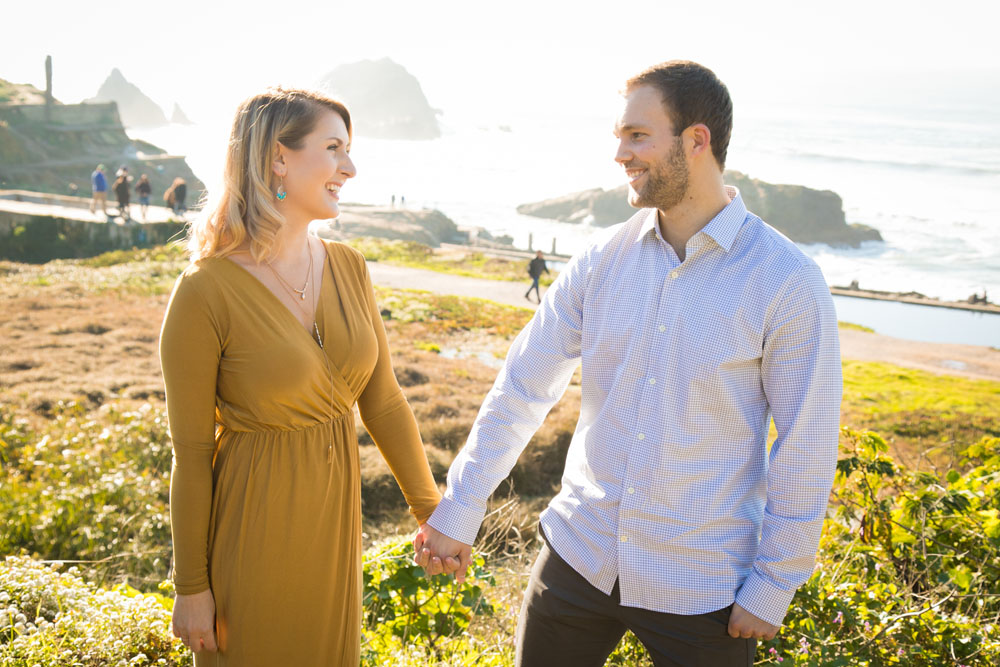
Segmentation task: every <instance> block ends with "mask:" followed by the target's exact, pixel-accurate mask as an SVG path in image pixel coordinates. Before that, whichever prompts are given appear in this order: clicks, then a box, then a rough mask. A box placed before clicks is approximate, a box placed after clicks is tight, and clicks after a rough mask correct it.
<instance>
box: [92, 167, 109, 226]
mask: <svg viewBox="0 0 1000 667" xmlns="http://www.w3.org/2000/svg"><path fill="white" fill-rule="evenodd" d="M90 188H91V191H92V193H93V195H92V198H91V200H90V212H91V213H94V212H96V211H97V204H98V203H100V205H101V213H103V214H104V216H105V217H106V216H107V215H108V179H107V177H105V175H104V165H103V164H99V165H97V169H95V170H94V171H93V173H91V174H90Z"/></svg>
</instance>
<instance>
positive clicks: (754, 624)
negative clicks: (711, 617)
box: [729, 604, 781, 640]
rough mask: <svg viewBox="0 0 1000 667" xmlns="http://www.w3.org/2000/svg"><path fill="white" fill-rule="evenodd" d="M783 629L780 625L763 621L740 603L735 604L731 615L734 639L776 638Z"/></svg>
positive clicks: (731, 632) (730, 632) (730, 628)
mask: <svg viewBox="0 0 1000 667" xmlns="http://www.w3.org/2000/svg"><path fill="white" fill-rule="evenodd" d="M780 629H781V626H780V625H771V624H770V623H768V622H767V621H762V620H761V619H759V618H757V617H756V616H754V615H753V614H751V613H750V612H748V611H747V610H746V609H744V608H743V607H741V606H739V605H738V604H734V605H733V613H732V614H730V616H729V636H730V637H733V638H734V639H738V638H740V637H742V638H743V639H750V638H753V639H764V640H769V639H774V636H775V635H776V634H778V630H780Z"/></svg>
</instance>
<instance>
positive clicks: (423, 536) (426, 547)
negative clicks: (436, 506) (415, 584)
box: [413, 523, 472, 583]
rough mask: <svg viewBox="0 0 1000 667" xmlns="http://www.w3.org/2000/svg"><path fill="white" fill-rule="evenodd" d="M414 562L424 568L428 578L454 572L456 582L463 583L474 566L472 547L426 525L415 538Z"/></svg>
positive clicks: (421, 527)
mask: <svg viewBox="0 0 1000 667" xmlns="http://www.w3.org/2000/svg"><path fill="white" fill-rule="evenodd" d="M413 562H414V563H416V564H417V565H419V566H420V567H422V568H424V572H426V573H427V574H428V576H433V575H435V574H451V573H452V572H454V573H455V581H457V582H458V583H462V582H463V581H465V573H466V570H468V569H469V565H471V564H472V546H471V545H469V544H463V543H462V542H459V541H458V540H453V539H451V538H450V537H448V536H447V535H445V534H444V533H440V532H438V531H436V530H434V528H432V527H431V525H430V524H429V523H425V524H423V525H422V526H420V530H418V531H417V534H416V536H414V538H413Z"/></svg>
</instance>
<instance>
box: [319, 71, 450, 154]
mask: <svg viewBox="0 0 1000 667" xmlns="http://www.w3.org/2000/svg"><path fill="white" fill-rule="evenodd" d="M320 88H321V89H322V90H324V91H325V92H327V93H329V94H330V95H332V96H333V97H334V98H336V99H338V100H341V101H342V102H344V103H345V104H346V105H347V107H348V109H350V111H351V120H352V121H353V123H354V125H355V132H357V133H358V134H359V135H363V136H367V137H377V138H380V139H436V138H437V137H439V136H441V129H440V128H439V127H438V121H437V113H438V112H437V111H435V110H434V109H432V108H431V106H430V104H428V102H427V98H426V97H424V92H423V90H422V89H421V87H420V82H419V81H417V79H416V78H415V77H414V76H413V75H412V74H410V73H409V72H407V71H406V69H405V68H404V67H403V66H402V65H399V64H397V63H395V62H393V61H392V60H390V59H389V58H382V59H381V60H362V61H360V62H356V63H350V64H347V65H340V66H338V67H337V68H336V69H334V70H333V71H331V72H330V73H329V74H327V75H326V76H324V77H323V79H322V80H321V81H320Z"/></svg>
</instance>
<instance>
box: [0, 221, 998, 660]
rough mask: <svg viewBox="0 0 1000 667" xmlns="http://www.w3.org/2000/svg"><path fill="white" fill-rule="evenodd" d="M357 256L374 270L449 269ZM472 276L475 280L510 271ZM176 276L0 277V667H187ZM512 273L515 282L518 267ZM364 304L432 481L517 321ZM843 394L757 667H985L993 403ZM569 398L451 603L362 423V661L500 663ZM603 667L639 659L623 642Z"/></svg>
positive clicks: (145, 253) (415, 250) (402, 304)
mask: <svg viewBox="0 0 1000 667" xmlns="http://www.w3.org/2000/svg"><path fill="white" fill-rule="evenodd" d="M357 243H358V244H359V246H360V247H363V248H364V249H365V252H366V253H371V254H372V255H373V257H372V258H373V259H374V258H377V259H378V260H379V261H399V262H400V263H403V262H407V261H414V262H417V263H421V262H422V264H419V265H420V266H421V267H422V268H433V267H434V266H438V265H439V264H440V263H443V262H447V261H448V260H447V259H444V258H442V257H439V256H437V255H433V254H432V253H430V252H429V251H428V250H427V249H426V248H421V247H409V246H405V245H403V246H402V247H399V244H391V243H383V244H381V245H379V244H374V247H367V246H364V244H365V243H368V242H367V241H358V242H357ZM386 246H395V247H388V248H386ZM380 253H381V254H380ZM411 258H412V259H411ZM456 261H459V262H461V260H456ZM477 262H480V260H478V259H473V260H469V264H470V266H471V267H472V268H468V269H467V270H469V271H475V270H481V271H482V272H483V273H482V274H480V275H491V277H498V275H499V274H500V273H502V271H501V268H494V267H493V266H492V265H491V266H490V268H487V269H477V268H475V267H476V266H477ZM491 262H492V260H490V261H489V262H488V261H486V260H482V265H484V266H485V265H487V264H490V263H491ZM185 264H186V260H185V259H184V256H183V253H182V252H181V251H180V249H178V248H175V247H161V248H153V249H146V250H139V251H118V252H115V253H107V254H105V255H100V256H98V257H94V258H90V259H87V260H56V261H52V262H48V263H46V264H41V265H28V264H18V263H13V262H0V296H2V297H3V299H4V302H5V304H6V305H5V308H6V310H7V312H6V313H5V314H6V318H5V320H4V321H3V322H0V336H2V337H3V339H4V340H5V341H8V340H9V341H11V344H10V345H5V346H4V349H2V350H0V526H2V528H0V556H2V557H3V560H2V562H0V665H40V666H42V667H49V666H55V665H60V666H69V665H80V666H85V667H90V666H95V667H96V666H97V665H190V664H191V660H190V654H189V653H187V652H186V651H185V650H184V649H183V647H182V646H181V644H180V643H179V642H178V641H175V640H174V639H173V637H172V636H171V635H170V630H169V627H170V623H169V614H170V608H171V603H172V589H171V585H170V583H169V582H168V581H167V579H168V574H169V569H170V557H171V553H170V528H169V516H168V488H169V472H170V464H171V452H170V441H169V435H168V431H167V423H166V412H165V405H164V403H163V398H162V387H161V386H160V379H159V370H158V365H157V364H156V362H155V342H156V335H157V331H158V328H159V324H160V319H159V318H160V316H161V315H162V310H163V307H164V305H165V303H166V298H167V295H168V294H169V291H170V288H171V286H172V284H173V280H174V279H175V277H176V275H177V274H178V273H179V272H180V270H182V268H183V267H184V265H185ZM511 264H512V265H513V266H512V267H510V270H511V271H514V269H517V276H516V278H513V277H512V279H516V280H523V279H524V275H523V271H524V269H523V266H522V264H523V263H522V262H511ZM408 265H409V264H408ZM497 267H500V265H499V264H498V265H497ZM461 270H466V269H465V268H462V269H461ZM504 270H506V269H504ZM493 271H496V272H497V273H496V274H490V273H489V272H493ZM456 273H457V271H456ZM512 275H513V274H512ZM377 293H378V299H379V302H380V306H381V307H382V308H383V309H385V310H386V311H388V312H387V313H386V328H387V332H388V335H389V338H390V344H391V346H392V350H393V358H394V364H395V368H396V372H397V376H398V377H399V380H400V384H401V385H403V388H404V392H405V393H406V395H407V398H408V400H409V401H410V404H411V405H412V407H413V409H414V412H415V414H416V415H417V419H418V422H419V424H420V428H421V434H422V436H423V438H424V442H425V445H426V449H427V453H428V458H429V459H430V461H431V466H432V470H433V471H434V474H435V477H436V478H437V479H438V480H439V481H443V480H444V474H445V472H446V470H447V466H448V464H449V463H450V462H451V459H452V458H453V457H454V455H455V452H457V450H458V449H459V448H460V447H461V446H462V444H464V442H465V439H466V437H467V435H468V432H469V429H470V428H471V425H472V421H473V419H474V417H475V414H476V411H477V410H478V407H479V404H480V402H481V400H482V398H483V397H484V396H485V394H486V392H487V391H488V390H489V387H490V385H491V384H492V381H493V379H494V377H495V374H496V370H495V368H492V367H490V366H489V365H486V364H484V363H482V362H481V360H480V359H481V356H482V355H488V356H489V357H490V358H493V359H499V358H502V356H503V354H504V353H505V352H506V348H507V347H508V346H509V345H510V343H511V341H512V339H513V337H514V336H515V335H516V333H517V332H518V331H519V330H520V328H521V327H523V325H524V324H525V323H526V322H527V320H528V319H529V318H530V316H531V311H529V310H527V309H523V308H516V307H512V306H506V305H502V304H498V303H495V302H492V301H488V300H485V299H466V298H459V297H452V296H441V295H436V294H431V293H427V292H420V291H415V290H397V289H383V288H379V289H377ZM844 380H845V384H844V401H843V405H842V419H841V423H842V425H843V428H842V434H841V455H840V461H839V464H838V473H837V478H836V481H835V486H834V491H833V494H832V496H831V505H830V510H829V514H828V519H827V522H826V525H825V530H824V533H823V538H822V542H821V548H820V553H819V556H818V560H817V567H816V570H815V573H814V574H813V576H812V578H811V579H810V580H809V582H808V583H807V584H806V585H805V586H804V587H803V588H802V589H801V590H800V591H799V593H798V594H797V595H796V597H795V600H794V602H793V604H792V607H791V609H790V610H789V613H788V616H787V617H786V620H785V625H784V627H783V629H782V631H781V633H780V634H779V635H778V637H776V638H775V639H774V640H772V641H770V642H765V643H762V644H761V645H760V646H759V648H758V654H757V659H756V664H765V665H779V664H780V665H782V666H785V665H811V666H816V667H820V666H826V665H871V666H876V665H903V666H906V665H915V666H919V667H922V666H928V667H929V666H931V665H969V666H973V665H975V666H986V665H996V664H1000V383H998V382H989V381H975V380H968V379H964V378H961V377H956V376H946V375H935V374H931V373H927V372H922V371H917V370H912V369H906V368H901V367H896V366H891V365H888V364H883V363H874V362H859V361H847V362H845V363H844ZM579 401H580V388H579V379H578V378H575V379H574V380H573V382H571V384H570V387H569V389H568V390H567V393H566V395H565V396H564V398H563V399H562V400H561V401H560V402H559V403H558V404H557V405H556V407H555V408H554V409H553V411H552V412H551V413H550V415H549V417H548V419H547V420H546V422H545V424H544V425H543V427H542V428H541V429H540V430H539V432H538V433H537V434H536V435H535V437H534V438H533V439H532V441H531V443H529V445H528V448H527V449H526V451H525V453H524V454H523V455H522V457H521V459H520V461H519V462H518V464H517V466H516V467H515V468H514V470H513V471H512V473H511V476H510V477H509V479H508V480H507V481H505V482H504V483H503V484H501V486H500V488H499V490H498V491H497V493H496V494H495V497H494V499H493V501H492V506H491V507H492V509H491V512H490V513H489V515H488V517H487V520H486V522H485V523H484V527H483V530H482V532H481V535H480V540H479V542H478V543H477V560H476V562H475V565H474V568H473V576H472V577H470V578H469V580H468V581H467V582H466V583H465V584H463V585H461V586H459V585H457V584H455V583H454V582H453V581H452V580H450V579H448V578H446V577H435V578H432V579H430V580H428V579H426V578H424V577H423V576H422V573H421V571H420V569H419V568H417V567H416V566H415V565H413V564H412V563H411V562H410V560H409V558H410V548H409V546H408V542H409V539H410V536H411V534H412V531H413V528H414V527H413V525H412V523H411V522H410V520H409V519H408V516H407V512H406V508H405V504H404V502H403V499H402V496H401V494H400V493H399V491H398V489H397V488H396V486H395V483H394V481H393V479H392V477H391V474H390V473H389V471H388V469H387V467H386V465H385V464H384V462H382V460H381V458H380V457H379V455H378V452H377V450H376V448H375V447H374V445H373V444H372V443H371V440H370V439H369V438H368V437H367V435H366V434H365V432H364V429H363V427H362V426H361V424H360V420H358V422H357V428H358V434H359V443H360V447H361V461H362V506H363V512H364V516H365V534H364V536H363V537H364V540H365V547H366V552H365V558H364V596H365V597H364V618H363V622H364V634H363V646H362V664H364V665H403V666H414V667H416V666H417V665H420V666H421V667H424V666H427V665H440V666H444V665H497V666H508V665H512V664H513V659H514V656H513V634H514V629H515V626H516V617H517V612H518V608H519V605H520V600H521V591H522V589H523V587H524V584H525V582H526V580H527V573H528V570H529V569H530V565H531V563H532V560H533V557H534V554H535V553H536V552H537V546H538V545H537V537H536V532H535V531H536V529H535V521H536V519H537V514H538V511H539V509H540V508H541V507H542V506H544V503H545V502H546V501H547V499H548V498H549V497H551V495H552V494H553V493H554V492H555V490H556V489H557V488H558V484H559V479H560V475H561V471H562V464H563V461H564V459H565V453H566V449H567V448H568V446H569V441H570V438H571V437H572V433H573V429H574V426H575V420H576V415H577V413H578V410H579ZM609 664H613V665H651V664H652V663H651V661H649V660H648V658H647V657H646V655H645V652H644V651H643V649H642V647H641V646H640V645H639V644H638V642H637V641H636V640H635V639H634V638H633V637H630V636H627V637H626V638H625V639H624V640H623V641H622V643H621V644H620V645H619V647H618V649H617V650H616V652H615V654H614V655H613V656H612V658H611V660H610V661H609Z"/></svg>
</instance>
